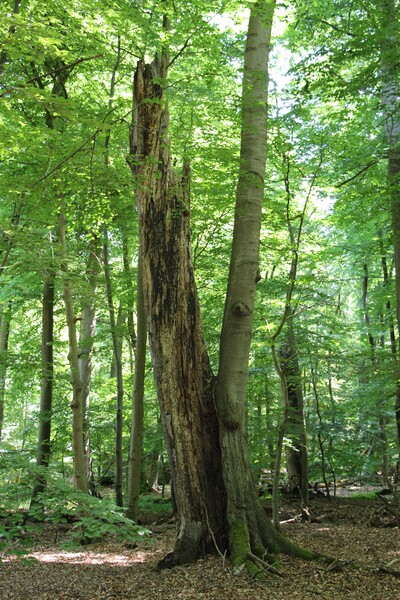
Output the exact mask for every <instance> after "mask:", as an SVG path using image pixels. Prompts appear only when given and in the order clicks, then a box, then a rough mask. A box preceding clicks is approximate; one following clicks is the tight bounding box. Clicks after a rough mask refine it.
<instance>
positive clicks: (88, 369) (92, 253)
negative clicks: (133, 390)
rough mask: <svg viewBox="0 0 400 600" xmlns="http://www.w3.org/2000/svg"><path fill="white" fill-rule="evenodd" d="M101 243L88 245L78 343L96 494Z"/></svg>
mask: <svg viewBox="0 0 400 600" xmlns="http://www.w3.org/2000/svg"><path fill="white" fill-rule="evenodd" d="M100 252H101V250H100V242H99V240H98V239H97V238H94V239H92V240H91V241H90V243H89V247H88V262H87V267H86V281H87V284H88V290H87V292H86V293H85V300H84V301H83V306H82V310H81V322H80V329H79V343H78V366H79V374H80V378H81V381H82V389H83V404H82V409H83V431H84V452H85V460H86V477H87V481H88V486H89V490H90V493H91V494H92V495H96V487H95V484H94V474H93V459H92V452H91V446H90V418H89V411H90V386H91V378H92V354H93V344H94V335H95V329H96V293H97V286H98V277H99V272H100V256H99V255H100Z"/></svg>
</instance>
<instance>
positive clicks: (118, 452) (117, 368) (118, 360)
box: [103, 229, 124, 506]
mask: <svg viewBox="0 0 400 600" xmlns="http://www.w3.org/2000/svg"><path fill="white" fill-rule="evenodd" d="M103 262H104V277H105V282H106V296H107V304H108V313H109V317H110V328H111V337H112V343H113V364H112V368H111V377H115V378H116V380H117V396H116V418H115V496H116V504H117V506H122V505H123V497H122V481H123V456H122V426H123V421H122V416H123V400H124V382H123V378H122V338H121V333H120V331H119V329H120V327H121V325H122V322H123V310H122V304H121V303H120V306H119V310H118V317H117V319H116V318H115V309H114V301H113V291H112V284H111V273H110V264H109V260H108V231H107V229H105V230H104V243H103Z"/></svg>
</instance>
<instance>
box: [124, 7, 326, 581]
mask: <svg viewBox="0 0 400 600" xmlns="http://www.w3.org/2000/svg"><path fill="white" fill-rule="evenodd" d="M251 6H252V9H251V16H250V21H249V28H248V35H247V42H246V50H245V58H244V77H243V102H242V139H241V156H240V174H239V181H238V186H237V196H236V209H235V225H234V234H233V248H232V256H231V264H230V272H229V283H228V291H227V296H226V304H225V314H224V322H223V326H222V334H221V346H220V365H219V373H218V376H217V377H215V376H214V375H213V373H212V371H211V367H210V362H209V357H208V353H207V349H206V345H205V341H204V334H203V326H202V321H201V315H200V308H199V302H198V297H197V291H196V285H195V279H194V270H193V261H192V255H191V246H190V224H189V217H190V204H189V198H190V190H189V182H190V170H189V167H188V165H184V168H183V173H182V174H181V175H178V174H177V173H175V172H174V171H173V170H172V168H171V159H170V151H169V145H168V138H167V131H168V112H167V109H166V108H165V106H164V102H163V84H164V82H165V80H166V75H167V66H168V60H169V59H168V54H167V52H166V51H164V52H163V53H162V54H161V56H157V57H156V58H155V59H154V60H153V62H152V63H151V64H143V63H142V62H139V63H138V65H137V69H136V72H135V78H134V110H133V126H132V129H131V136H130V156H129V163H130V165H131V169H132V173H133V175H134V178H135V181H136V188H137V192H136V199H137V210H138V216H139V237H140V244H141V258H142V277H143V291H144V301H145V307H146V312H147V318H148V334H149V343H150V349H151V354H152V363H153V370H154V374H155V379H156V383H157V391H158V398H159V403H160V411H161V416H162V422H163V428H164V434H165V438H166V445H167V449H168V455H169V461H170V465H171V474H172V479H173V483H174V489H175V495H176V506H177V518H178V531H177V538H176V543H175V548H174V550H173V552H171V553H170V554H169V555H168V556H166V557H165V559H164V560H163V561H162V563H161V566H172V565H174V564H177V563H185V562H189V561H192V560H195V559H196V558H198V557H199V556H201V555H204V554H205V553H206V552H209V551H210V550H213V549H215V546H217V547H218V549H219V550H220V551H221V552H224V551H225V550H228V552H229V555H230V558H231V560H232V562H233V563H234V564H236V565H241V564H244V563H245V564H246V565H247V568H248V569H249V571H251V572H254V571H258V569H259V564H260V561H261V559H260V557H261V556H263V557H264V558H265V557H267V559H268V558H270V559H271V560H272V555H275V554H276V553H278V552H280V551H284V552H288V553H297V554H300V555H302V556H304V557H307V558H314V557H316V555H314V554H313V553H308V552H305V551H302V550H301V549H300V548H298V547H296V546H295V545H294V544H292V543H291V542H290V541H289V540H287V539H286V538H285V537H284V536H282V535H281V534H280V533H279V532H278V531H277V530H276V529H274V528H273V527H272V525H271V524H270V522H269V521H268V519H267V518H266V516H265V513H264V511H263V509H262V508H261V506H260V504H259V502H258V497H257V495H256V490H255V486H254V482H253V478H252V475H251V468H250V459H249V453H248V448H247V442H246V431H245V404H246V384H247V373H248V360H249V350H250V343H251V336H252V324H253V312H254V298H255V289H256V283H257V280H258V278H259V275H258V258H259V235H260V223H261V207H262V199H263V194H264V177H265V161H266V145H267V140H266V133H267V131H266V127H267V85H268V56H269V45H270V37H271V24H272V16H273V11H274V1H273V0H268V1H266V2H260V3H256V4H252V5H251ZM166 26H167V19H166V18H165V19H164V27H166ZM261 562H262V561H261Z"/></svg>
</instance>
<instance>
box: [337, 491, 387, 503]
mask: <svg viewBox="0 0 400 600" xmlns="http://www.w3.org/2000/svg"><path fill="white" fill-rule="evenodd" d="M343 499H344V500H350V502H355V501H357V500H368V501H369V502H377V501H378V500H379V495H378V494H377V493H376V492H375V491H371V492H360V493H357V494H351V496H346V497H344V498H343Z"/></svg>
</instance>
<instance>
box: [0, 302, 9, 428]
mask: <svg viewBox="0 0 400 600" xmlns="http://www.w3.org/2000/svg"><path fill="white" fill-rule="evenodd" d="M1 308H2V310H1V315H0V440H1V434H2V431H3V422H4V400H5V393H6V377H7V368H8V340H9V336H10V319H11V302H9V303H8V305H7V307H6V306H2V307H1Z"/></svg>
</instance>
